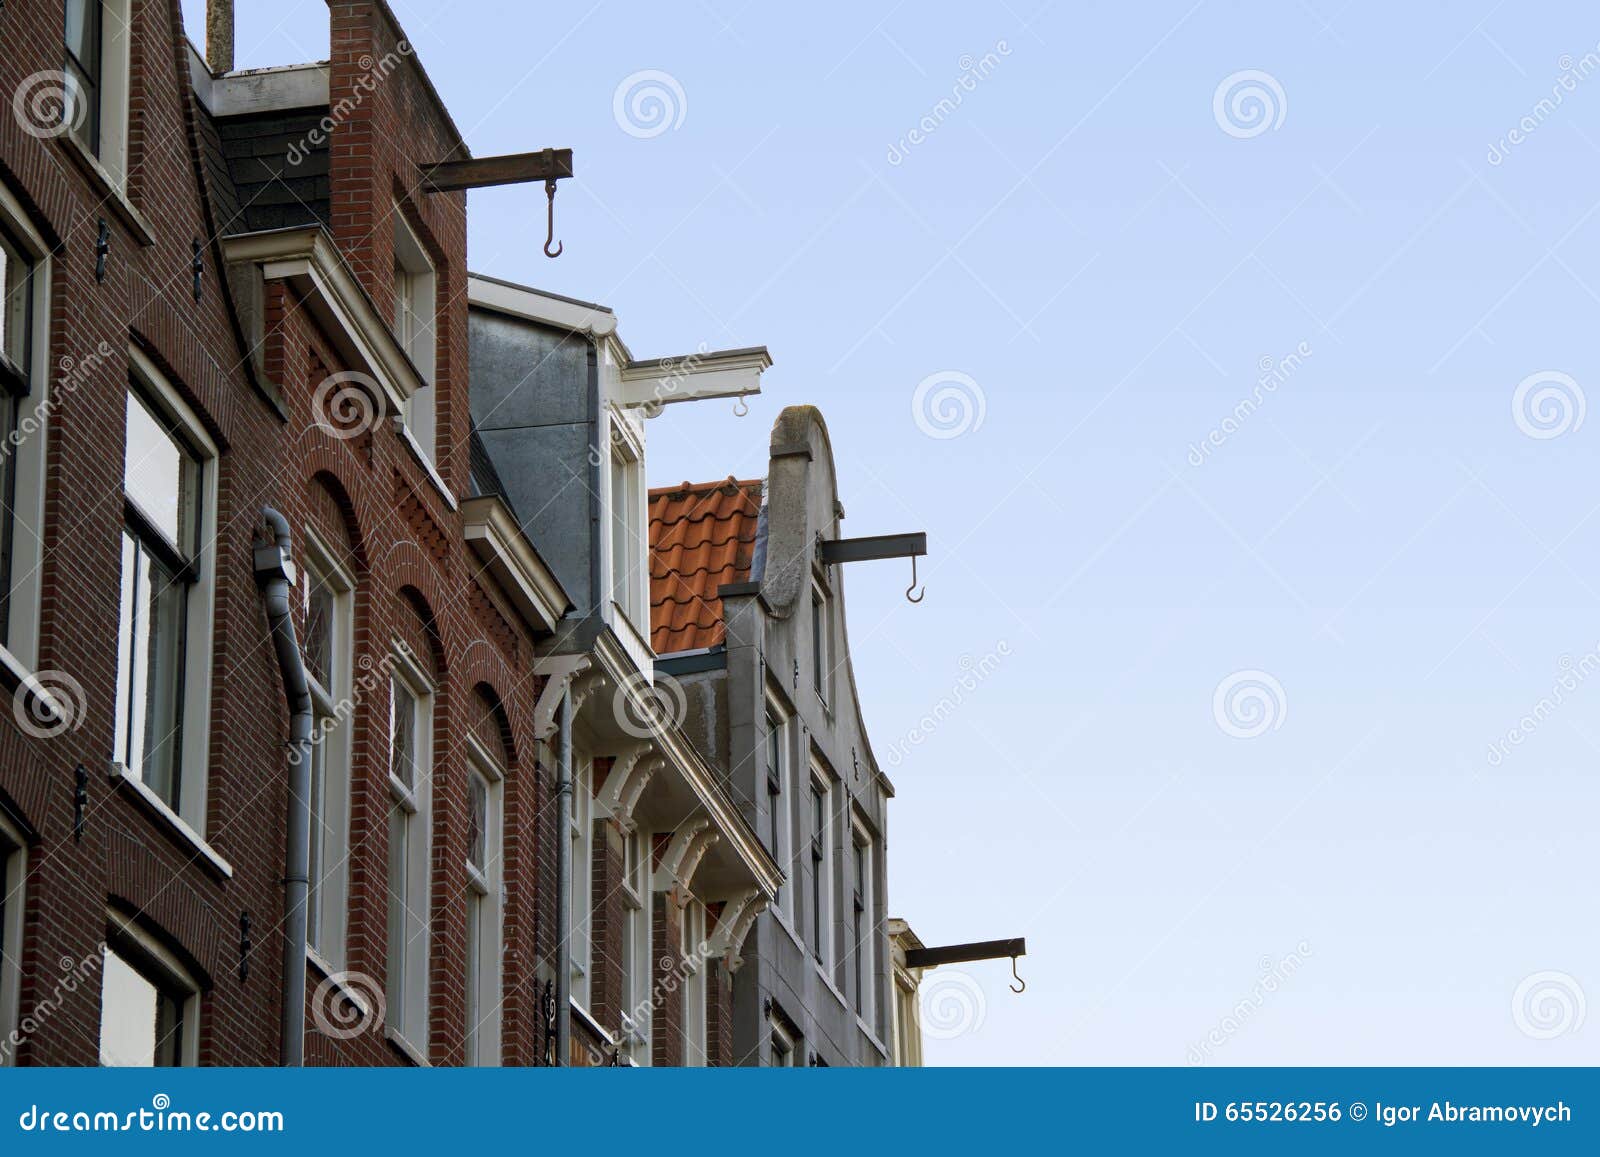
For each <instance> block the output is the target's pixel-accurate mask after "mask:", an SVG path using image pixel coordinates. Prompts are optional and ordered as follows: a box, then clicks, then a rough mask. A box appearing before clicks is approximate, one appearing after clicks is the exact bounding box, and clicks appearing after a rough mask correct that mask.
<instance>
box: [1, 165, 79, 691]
mask: <svg viewBox="0 0 1600 1157" xmlns="http://www.w3.org/2000/svg"><path fill="white" fill-rule="evenodd" d="M49 254H50V250H49V246H48V245H46V244H45V242H44V241H43V239H42V238H40V236H39V234H38V233H37V232H36V231H35V230H34V229H33V228H32V226H31V225H30V224H29V223H28V220H27V215H26V214H25V212H24V211H23V208H22V206H21V204H20V203H18V201H17V200H16V198H15V197H13V196H12V195H11V194H10V192H9V191H7V190H6V189H5V188H4V187H0V287H3V292H4V294H5V298H4V301H3V302H0V446H3V447H4V451H5V452H4V453H3V454H0V503H3V505H0V646H4V647H5V648H6V649H7V650H8V651H10V652H11V654H12V655H13V656H15V657H16V659H17V660H18V662H20V663H21V664H22V665H23V666H24V667H27V668H29V669H31V668H33V667H34V666H35V665H36V664H37V662H38V653H39V638H38V623H39V593H40V586H39V569H40V567H39V564H40V562H41V561H42V557H43V542H44V539H43V533H42V527H43V523H44V468H45V440H46V434H47V420H48V418H49V415H50V407H49V405H47V404H46V403H47V399H48V396H49V388H48V384H49V374H50V356H49V346H50V271H51V259H50V255H49ZM88 356H89V357H97V356H98V355H97V354H91V355H88Z"/></svg>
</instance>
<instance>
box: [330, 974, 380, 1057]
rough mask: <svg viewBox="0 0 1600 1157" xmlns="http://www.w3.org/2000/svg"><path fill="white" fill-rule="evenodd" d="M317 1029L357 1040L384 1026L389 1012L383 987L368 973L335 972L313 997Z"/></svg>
mask: <svg viewBox="0 0 1600 1157" xmlns="http://www.w3.org/2000/svg"><path fill="white" fill-rule="evenodd" d="M311 1007H312V1017H311V1018H312V1020H314V1021H316V1024H317V1031H318V1032H320V1033H321V1034H322V1035H323V1036H326V1037H331V1038H333V1039H334V1040H354V1039H355V1038H356V1037H358V1036H361V1035H362V1034H363V1033H367V1032H376V1031H377V1030H379V1029H381V1028H382V1027H383V1018H384V1016H385V1015H386V1014H387V1013H388V1011H389V1008H388V1004H387V1003H386V1002H385V1000H384V995H383V986H382V985H380V984H379V983H378V982H377V981H376V980H374V979H372V977H370V976H368V975H367V974H366V973H365V972H335V973H334V974H333V975H332V976H330V977H328V978H327V979H326V980H324V981H323V982H322V983H321V984H319V985H317V991H316V993H315V995H313V996H312V998H311Z"/></svg>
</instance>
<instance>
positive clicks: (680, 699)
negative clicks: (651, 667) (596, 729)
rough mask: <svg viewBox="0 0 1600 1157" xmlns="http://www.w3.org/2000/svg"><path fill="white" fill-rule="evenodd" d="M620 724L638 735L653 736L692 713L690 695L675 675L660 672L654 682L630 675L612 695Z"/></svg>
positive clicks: (641, 676)
mask: <svg viewBox="0 0 1600 1157" xmlns="http://www.w3.org/2000/svg"><path fill="white" fill-rule="evenodd" d="M611 711H612V714H613V715H615V716H616V720H617V726H619V727H621V728H622V730H623V731H625V732H626V733H627V734H629V735H631V736H633V738H635V739H649V738H650V737H651V736H653V735H658V734H660V733H661V732H662V731H667V730H670V729H671V728H674V727H676V726H678V724H680V723H682V722H683V721H684V719H685V717H687V716H688V714H689V696H688V695H687V694H686V693H685V692H684V689H683V684H682V683H679V682H678V681H677V680H676V679H674V678H673V677H672V676H671V675H662V674H657V675H656V678H655V682H654V683H652V682H651V681H650V680H649V679H646V678H645V677H644V676H643V675H641V674H638V673H635V674H632V675H629V676H628V677H627V678H626V679H624V680H623V681H622V683H621V684H620V685H619V686H618V687H617V691H616V694H615V695H613V696H612V697H611Z"/></svg>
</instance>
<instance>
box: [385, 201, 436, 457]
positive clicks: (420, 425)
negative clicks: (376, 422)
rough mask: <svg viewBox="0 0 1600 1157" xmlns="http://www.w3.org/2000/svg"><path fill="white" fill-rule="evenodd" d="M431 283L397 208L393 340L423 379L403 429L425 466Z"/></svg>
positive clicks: (430, 409)
mask: <svg viewBox="0 0 1600 1157" xmlns="http://www.w3.org/2000/svg"><path fill="white" fill-rule="evenodd" d="M434 306H435V279H434V272H433V262H431V261H429V260H428V254H427V252H426V251H425V250H424V249H423V248H422V243H421V242H420V241H418V240H417V235H416V234H415V233H413V232H412V231H411V227H410V226H409V225H407V224H406V221H405V217H404V216H403V215H402V214H401V212H400V210H399V208H398V207H397V208H396V209H395V212H394V336H395V339H396V340H397V341H398V342H399V343H400V347H401V348H402V349H404V350H405V352H406V356H407V357H409V358H410V359H411V364H412V365H414V366H416V367H417V373H418V374H420V375H421V377H422V382H423V384H422V387H421V388H420V389H418V390H417V392H416V393H415V394H413V395H412V396H411V399H410V400H409V401H408V402H407V403H406V413H405V420H406V429H407V430H408V431H409V432H410V434H411V436H412V438H413V439H415V440H416V443H417V445H418V446H419V447H421V448H422V452H423V453H424V454H425V455H427V458H428V461H430V462H433V461H436V460H437V458H438V453H437V450H436V449H435V446H434V438H435V428H436V426H437V418H436V409H437V400H436V399H435V396H434V387H433V373H434V344H435V342H436V340H437V338H436V336H435V334H436V329H435V316H434V313H435V310H434Z"/></svg>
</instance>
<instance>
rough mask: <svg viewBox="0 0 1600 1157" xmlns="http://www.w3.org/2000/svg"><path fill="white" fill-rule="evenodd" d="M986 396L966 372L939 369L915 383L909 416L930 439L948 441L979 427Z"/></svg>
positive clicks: (986, 405)
mask: <svg viewBox="0 0 1600 1157" xmlns="http://www.w3.org/2000/svg"><path fill="white" fill-rule="evenodd" d="M988 414H989V399H988V397H987V396H985V394H984V392H983V387H982V386H980V385H978V383H977V382H976V381H974V380H973V379H972V377H971V376H970V375H969V374H963V373H961V372H960V371H958V370H940V371H939V372H938V373H936V374H929V375H928V376H927V377H925V378H923V379H922V381H920V382H918V383H917V388H916V390H915V391H914V392H913V393H912V395H911V417H912V418H913V419H914V420H915V421H916V423H917V429H919V430H921V431H922V432H923V433H924V434H926V435H927V436H928V437H930V438H937V439H939V440H940V441H949V440H950V439H951V438H959V437H961V436H962V435H963V434H973V433H976V432H977V431H979V430H981V429H982V428H983V420H984V418H985V417H987V416H988Z"/></svg>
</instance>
